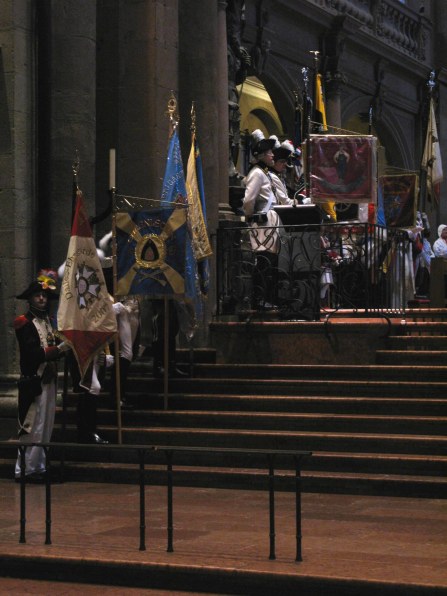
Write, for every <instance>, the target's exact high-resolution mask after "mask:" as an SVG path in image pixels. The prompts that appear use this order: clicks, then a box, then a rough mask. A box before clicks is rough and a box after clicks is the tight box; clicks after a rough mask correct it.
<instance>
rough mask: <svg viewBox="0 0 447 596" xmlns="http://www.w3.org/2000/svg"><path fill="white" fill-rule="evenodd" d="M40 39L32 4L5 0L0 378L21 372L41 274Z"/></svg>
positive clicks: (0, 30) (0, 66)
mask: <svg viewBox="0 0 447 596" xmlns="http://www.w3.org/2000/svg"><path fill="white" fill-rule="evenodd" d="M33 62H34V37H33V31H32V12H31V10H30V9H29V6H28V5H27V4H26V3H18V2H16V0H2V2H0V131H1V133H0V235H1V241H0V244H1V251H0V303H1V305H2V307H1V309H0V328H1V329H2V348H3V349H2V350H1V351H0V374H1V375H2V376H4V375H6V374H8V373H15V374H16V373H17V372H18V370H19V363H18V357H17V356H18V350H17V342H16V340H15V334H14V329H13V327H12V322H13V320H14V317H15V316H16V315H17V314H21V313H22V312H24V310H25V308H26V302H24V303H22V302H18V301H17V300H15V296H16V295H17V294H18V293H20V292H21V291H23V290H24V289H25V288H26V287H27V285H28V283H29V282H30V278H31V276H32V275H33V273H34V270H35V252H34V250H33V248H34V246H35V229H34V225H33V223H34V221H35V217H36V211H37V210H36V201H35V170H34V159H35V152H34V140H35V138H34V129H35V118H34V110H33V90H34V86H33V77H32V75H33Z"/></svg>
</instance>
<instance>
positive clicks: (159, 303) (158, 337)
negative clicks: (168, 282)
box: [152, 300, 179, 367]
mask: <svg viewBox="0 0 447 596" xmlns="http://www.w3.org/2000/svg"><path fill="white" fill-rule="evenodd" d="M153 308H154V316H153V319H152V326H153V330H152V333H153V334H152V353H153V356H154V367H157V366H158V367H160V366H163V365H164V345H165V342H164V333H165V331H164V324H165V302H164V300H154V301H153ZM168 317H169V327H168V361H169V365H170V366H172V365H175V349H176V337H177V334H178V332H179V322H178V317H177V311H176V308H175V304H174V303H173V301H172V300H169V301H168Z"/></svg>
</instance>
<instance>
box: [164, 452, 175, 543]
mask: <svg viewBox="0 0 447 596" xmlns="http://www.w3.org/2000/svg"><path fill="white" fill-rule="evenodd" d="M166 459H167V481H168V495H167V496H168V548H167V549H166V552H168V553H173V552H174V545H173V539H174V523H173V503H172V481H173V474H172V451H171V450H169V451H166Z"/></svg>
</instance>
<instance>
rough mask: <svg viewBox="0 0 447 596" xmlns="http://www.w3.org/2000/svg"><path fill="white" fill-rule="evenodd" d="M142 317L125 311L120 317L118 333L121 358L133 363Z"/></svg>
mask: <svg viewBox="0 0 447 596" xmlns="http://www.w3.org/2000/svg"><path fill="white" fill-rule="evenodd" d="M139 325H140V317H139V314H138V313H135V312H132V313H129V312H127V311H123V312H121V313H120V314H119V315H118V333H119V338H120V357H121V358H125V359H126V360H129V362H132V358H133V350H132V348H133V344H134V341H135V338H136V337H137V332H138V327H139Z"/></svg>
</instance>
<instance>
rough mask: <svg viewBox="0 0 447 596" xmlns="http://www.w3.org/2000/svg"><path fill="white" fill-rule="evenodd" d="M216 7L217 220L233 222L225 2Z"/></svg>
mask: <svg viewBox="0 0 447 596" xmlns="http://www.w3.org/2000/svg"><path fill="white" fill-rule="evenodd" d="M217 6H218V31H217V39H218V54H217V68H218V87H217V91H218V106H219V163H220V164H221V167H220V171H219V220H220V221H225V220H235V219H236V216H235V215H234V213H233V211H232V210H231V207H230V205H229V203H228V200H229V196H228V193H229V181H228V152H229V136H228V135H229V125H228V56H227V45H228V41H227V13H226V9H227V2H226V0H217Z"/></svg>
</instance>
